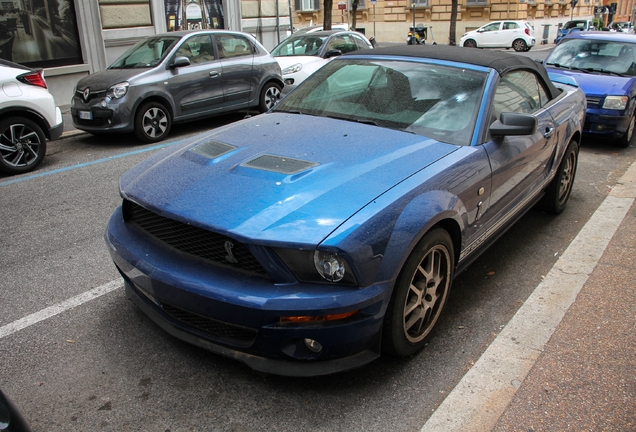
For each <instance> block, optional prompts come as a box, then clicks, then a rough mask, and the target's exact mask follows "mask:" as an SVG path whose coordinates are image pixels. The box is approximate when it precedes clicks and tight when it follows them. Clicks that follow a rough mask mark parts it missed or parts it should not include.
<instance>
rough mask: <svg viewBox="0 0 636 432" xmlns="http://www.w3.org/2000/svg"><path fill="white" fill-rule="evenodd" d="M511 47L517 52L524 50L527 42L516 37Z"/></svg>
mask: <svg viewBox="0 0 636 432" xmlns="http://www.w3.org/2000/svg"><path fill="white" fill-rule="evenodd" d="M512 48H513V49H514V50H515V51H517V52H522V51H526V50H527V48H528V44H526V41H524V40H523V39H517V40H515V41H514V42H513V43H512Z"/></svg>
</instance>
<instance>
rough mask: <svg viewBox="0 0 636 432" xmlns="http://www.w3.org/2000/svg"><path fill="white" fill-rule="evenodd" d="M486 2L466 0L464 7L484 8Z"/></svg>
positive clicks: (482, 0)
mask: <svg viewBox="0 0 636 432" xmlns="http://www.w3.org/2000/svg"><path fill="white" fill-rule="evenodd" d="M487 4H488V0H466V6H486V5H487Z"/></svg>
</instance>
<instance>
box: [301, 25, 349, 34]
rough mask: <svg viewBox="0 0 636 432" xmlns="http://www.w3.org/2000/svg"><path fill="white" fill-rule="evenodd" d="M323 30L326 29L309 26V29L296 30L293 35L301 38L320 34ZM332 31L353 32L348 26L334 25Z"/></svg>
mask: <svg viewBox="0 0 636 432" xmlns="http://www.w3.org/2000/svg"><path fill="white" fill-rule="evenodd" d="M323 30H324V27H323V26H321V25H312V26H308V27H303V28H301V29H298V30H294V33H293V34H294V36H300V35H302V34H307V33H315V32H319V31H323ZM331 30H351V29H350V28H348V27H347V25H346V24H332V25H331ZM290 36H291V35H290Z"/></svg>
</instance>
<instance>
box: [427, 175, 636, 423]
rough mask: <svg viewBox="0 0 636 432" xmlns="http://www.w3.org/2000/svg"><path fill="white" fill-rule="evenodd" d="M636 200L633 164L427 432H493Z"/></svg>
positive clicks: (451, 397)
mask: <svg viewBox="0 0 636 432" xmlns="http://www.w3.org/2000/svg"><path fill="white" fill-rule="evenodd" d="M635 198H636V164H632V166H631V167H630V168H629V169H628V170H627V172H626V173H625V174H624V175H623V177H622V178H621V179H620V180H619V181H618V184H617V185H616V186H615V187H614V188H613V189H612V191H611V192H610V194H609V196H608V197H607V198H605V200H604V201H603V203H602V204H601V206H600V207H599V208H598V209H597V210H596V212H594V214H593V215H592V217H591V218H590V220H589V221H588V222H587V223H586V224H585V226H584V227H583V229H582V230H581V231H580V232H579V234H578V235H577V236H576V238H575V239H574V241H573V242H572V243H571V244H570V245H569V246H568V248H567V249H566V250H565V252H564V253H563V255H562V256H561V258H560V259H559V260H558V261H557V262H556V263H555V265H554V267H552V269H551V270H550V273H548V275H547V276H546V278H545V279H544V280H543V282H541V283H540V284H539V286H537V288H536V289H535V290H534V292H533V293H532V294H531V295H530V297H529V298H528V300H526V302H525V303H524V304H523V306H521V308H520V309H519V310H518V311H517V313H516V314H515V315H514V316H513V317H512V319H511V320H510V322H509V323H508V324H507V325H506V327H504V329H503V330H502V332H501V333H500V334H499V335H498V336H497V338H496V339H495V340H494V341H493V343H492V344H490V346H489V347H488V348H487V349H486V351H485V352H484V353H483V354H482V356H481V357H480V358H479V360H477V362H476V363H475V365H474V366H473V367H472V368H471V369H470V370H469V371H468V372H467V373H466V375H464V377H463V378H462V379H461V381H460V382H459V383H458V384H457V385H456V386H455V388H454V389H453V391H451V393H450V394H449V395H448V396H447V397H446V399H444V402H442V403H441V404H440V406H439V407H438V408H437V410H435V412H434V413H433V415H432V416H431V417H430V418H429V419H428V421H427V422H426V423H425V424H424V426H423V427H422V429H421V432H477V431H489V430H492V428H493V427H494V426H495V424H497V421H498V420H499V417H501V415H502V414H503V413H504V412H505V410H506V407H507V406H508V405H509V403H510V401H511V400H512V398H513V396H514V394H515V392H516V391H517V388H519V386H520V385H521V383H522V382H523V380H524V379H525V378H526V376H527V375H528V373H529V372H530V369H531V368H532V366H533V365H534V363H535V362H536V360H537V359H538V358H539V355H540V354H541V351H542V350H543V347H544V346H545V344H546V343H547V342H548V340H549V339H550V337H551V336H552V333H554V331H555V330H556V328H557V326H558V325H559V323H560V322H561V319H562V318H563V316H564V315H565V313H566V312H567V310H568V308H569V307H570V306H571V305H572V303H574V301H575V300H576V296H577V295H578V293H579V291H580V290H581V288H582V287H583V285H584V284H585V282H586V281H587V279H588V277H589V276H590V274H591V273H592V271H593V270H594V268H595V267H596V265H597V263H598V262H599V260H600V259H601V256H602V255H603V253H604V252H605V249H606V248H607V245H608V244H609V242H610V240H611V239H612V237H613V236H614V233H615V232H616V230H617V229H618V227H619V225H620V224H621V222H622V221H623V219H624V217H625V215H626V214H627V212H628V211H629V209H630V208H631V206H632V205H633V203H634V199H635Z"/></svg>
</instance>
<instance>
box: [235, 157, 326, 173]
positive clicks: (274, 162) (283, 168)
mask: <svg viewBox="0 0 636 432" xmlns="http://www.w3.org/2000/svg"><path fill="white" fill-rule="evenodd" d="M318 165H319V164H318V163H316V162H308V161H304V160H301V159H294V158H289V157H283V156H276V155H270V154H265V155H262V156H259V157H257V158H255V159H252V160H249V161H247V162H245V163H243V164H241V166H244V167H248V168H256V169H262V170H265V171H272V172H276V173H281V174H297V173H299V172H301V171H304V170H306V169H309V168H312V167H315V166H318Z"/></svg>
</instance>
